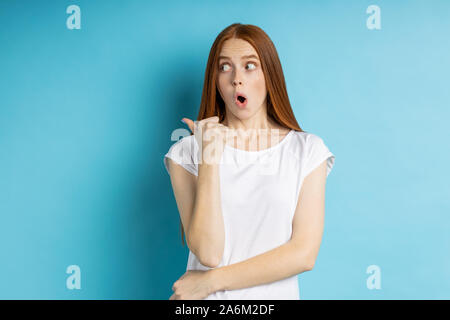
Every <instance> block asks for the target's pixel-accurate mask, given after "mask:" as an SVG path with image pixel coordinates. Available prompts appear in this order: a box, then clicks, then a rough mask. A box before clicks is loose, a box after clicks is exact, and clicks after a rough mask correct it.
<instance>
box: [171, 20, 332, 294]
mask: <svg viewBox="0 0 450 320" xmlns="http://www.w3.org/2000/svg"><path fill="white" fill-rule="evenodd" d="M183 120H184V122H185V123H186V124H187V125H188V126H189V129H190V130H191V132H192V134H191V135H189V136H186V137H184V138H182V139H180V140H178V141H177V142H175V143H174V144H173V145H172V146H171V147H170V149H169V151H168V152H167V154H166V155H165V157H164V164H165V166H166V169H167V171H168V173H169V174H170V179H171V183H172V188H173V192H174V195H175V199H176V203H177V206H178V210H179V213H180V220H181V223H182V226H181V232H182V239H183V235H184V234H186V242H187V244H188V247H189V258H188V263H187V269H186V270H187V271H186V273H185V274H184V275H183V276H182V277H181V278H180V279H178V280H177V281H176V282H175V283H174V284H173V287H172V290H173V291H174V293H173V294H172V296H171V297H170V298H169V299H171V300H173V299H189V300H195V299H205V300H211V299H238V300H239V299H245V300H247V299H255V300H263V299H300V294H299V287H298V281H297V275H298V274H299V273H302V272H305V271H309V270H311V269H312V268H313V266H314V263H315V260H316V257H317V255H318V252H319V247H320V243H321V238H322V231H323V224H324V211H325V208H324V207H325V205H324V203H325V183H326V178H327V176H328V174H329V173H330V171H331V169H332V167H333V165H334V160H335V156H334V155H333V154H332V153H331V152H330V151H329V149H328V148H327V146H326V145H325V144H324V142H323V140H322V139H321V138H320V137H319V136H317V135H314V134H312V133H307V132H305V131H303V130H302V129H301V128H300V127H299V125H298V123H297V121H296V119H295V116H294V113H293V111H292V108H291V105H290V102H289V99H288V94H287V90H286V85H285V80H284V75H283V71H282V68H281V63H280V60H279V58H278V54H277V51H276V49H275V46H274V45H273V43H272V41H271V40H270V38H269V37H268V36H267V34H266V33H265V32H264V31H263V30H261V29H260V28H259V27H257V26H254V25H242V24H239V23H236V24H232V25H230V26H228V27H227V28H226V29H224V30H223V31H222V32H221V33H220V34H219V35H218V37H217V38H216V40H215V41H214V44H213V46H212V48H211V51H210V55H209V58H208V63H207V68H206V74H205V83H204V88H203V94H202V100H201V105H200V111H199V115H198V117H197V120H196V121H192V120H191V119H188V118H183Z"/></svg>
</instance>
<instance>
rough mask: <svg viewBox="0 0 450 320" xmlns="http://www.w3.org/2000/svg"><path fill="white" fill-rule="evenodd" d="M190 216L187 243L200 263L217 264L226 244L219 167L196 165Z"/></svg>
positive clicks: (215, 165)
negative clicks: (196, 178) (196, 175)
mask: <svg viewBox="0 0 450 320" xmlns="http://www.w3.org/2000/svg"><path fill="white" fill-rule="evenodd" d="M198 168H199V169H198V180H197V191H196V195H195V203H194V210H193V216H192V218H191V222H190V225H189V232H188V235H189V241H188V242H189V244H190V248H191V250H192V251H193V253H194V254H195V255H196V256H197V258H199V259H200V261H201V262H202V264H205V265H207V266H209V267H213V266H214V265H216V264H219V263H220V260H221V258H222V254H223V250H224V245H225V227H224V222H223V216H222V209H221V199H220V180H219V166H218V165H217V164H214V165H209V164H203V163H202V164H199V166H198Z"/></svg>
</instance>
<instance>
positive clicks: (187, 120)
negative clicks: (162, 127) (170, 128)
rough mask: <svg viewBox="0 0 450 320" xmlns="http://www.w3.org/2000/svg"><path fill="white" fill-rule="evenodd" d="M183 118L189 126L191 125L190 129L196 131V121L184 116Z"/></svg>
mask: <svg viewBox="0 0 450 320" xmlns="http://www.w3.org/2000/svg"><path fill="white" fill-rule="evenodd" d="M181 120H183V121H184V122H185V123H186V124H187V126H188V127H189V130H191V132H192V133H194V128H195V125H194V121H192V120H191V119H189V118H183V119H181Z"/></svg>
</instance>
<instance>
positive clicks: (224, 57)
mask: <svg viewBox="0 0 450 320" xmlns="http://www.w3.org/2000/svg"><path fill="white" fill-rule="evenodd" d="M250 58H255V59H256V60H259V59H258V57H257V56H255V55H254V54H250V55H248V56H242V57H241V60H244V59H250ZM220 59H230V57H227V56H219V60H220ZM230 60H231V59H230Z"/></svg>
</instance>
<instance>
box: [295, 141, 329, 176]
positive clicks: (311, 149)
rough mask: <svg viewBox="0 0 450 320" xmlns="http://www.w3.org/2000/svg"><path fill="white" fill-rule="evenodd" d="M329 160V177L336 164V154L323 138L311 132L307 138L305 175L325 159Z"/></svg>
mask: <svg viewBox="0 0 450 320" xmlns="http://www.w3.org/2000/svg"><path fill="white" fill-rule="evenodd" d="M325 160H326V161H327V177H328V175H329V174H330V172H331V169H332V168H333V166H334V160H335V156H334V154H333V153H331V151H330V150H329V149H328V147H327V146H326V145H325V143H324V141H323V140H322V138H320V137H319V136H317V135H315V134H309V135H308V137H307V140H306V156H305V163H304V164H303V176H304V177H306V176H307V175H308V174H310V173H311V172H312V171H314V169H316V168H317V167H318V166H319V165H320V164H321V163H322V162H323V161H325Z"/></svg>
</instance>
